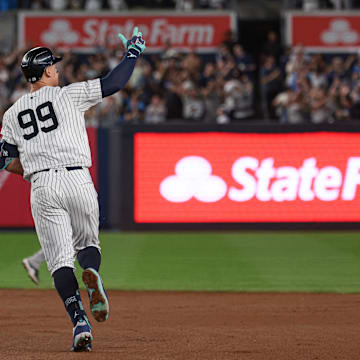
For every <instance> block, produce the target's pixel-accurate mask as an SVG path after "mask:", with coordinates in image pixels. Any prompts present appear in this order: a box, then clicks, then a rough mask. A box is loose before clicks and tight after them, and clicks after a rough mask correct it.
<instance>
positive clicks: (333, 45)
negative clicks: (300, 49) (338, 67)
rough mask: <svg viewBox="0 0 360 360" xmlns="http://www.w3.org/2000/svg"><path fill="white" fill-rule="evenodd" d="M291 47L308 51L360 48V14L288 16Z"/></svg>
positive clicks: (294, 14)
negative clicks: (303, 48) (298, 47)
mask: <svg viewBox="0 0 360 360" xmlns="http://www.w3.org/2000/svg"><path fill="white" fill-rule="evenodd" d="M286 22H287V26H286V37H287V43H288V44H289V45H303V46H304V47H305V48H306V50H308V51H320V52H331V51H333V52H348V51H351V52H352V51H358V47H359V46H360V13H356V12H355V13H354V12H352V13H344V12H321V13H296V12H290V13H287V14H286Z"/></svg>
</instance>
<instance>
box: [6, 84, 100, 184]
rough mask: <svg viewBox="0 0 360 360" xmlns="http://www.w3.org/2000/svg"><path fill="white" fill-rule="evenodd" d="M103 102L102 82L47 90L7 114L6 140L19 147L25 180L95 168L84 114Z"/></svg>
mask: <svg viewBox="0 0 360 360" xmlns="http://www.w3.org/2000/svg"><path fill="white" fill-rule="evenodd" d="M101 100H102V92H101V84H100V79H95V80H89V81H84V82H78V83H73V84H70V85H68V86H64V87H62V88H61V87H58V86H57V87H51V86H44V87H42V88H40V89H39V90H37V91H35V92H31V93H29V94H26V95H24V96H22V97H21V98H20V99H19V100H17V101H16V102H15V103H14V104H13V105H12V106H11V107H10V109H9V110H8V111H7V112H6V113H5V114H4V117H3V128H2V130H1V134H2V135H3V140H4V141H6V142H7V143H9V144H12V145H16V146H17V148H18V151H19V155H20V161H21V164H22V167H23V168H24V178H25V179H26V180H28V181H29V180H30V178H31V175H32V174H33V173H35V172H37V171H41V170H44V169H56V168H62V167H66V166H82V167H87V168H89V167H91V154H90V147H89V141H88V137H87V133H86V127H85V118H84V113H85V111H86V110H88V109H89V108H90V107H92V106H94V105H96V104H97V103H99V102H101Z"/></svg>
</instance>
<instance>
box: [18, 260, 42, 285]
mask: <svg viewBox="0 0 360 360" xmlns="http://www.w3.org/2000/svg"><path fill="white" fill-rule="evenodd" d="M21 263H22V264H23V266H24V268H25V270H26V272H27V273H28V275H29V277H30V279H31V280H32V281H33V282H34V283H35V284H36V285H39V271H38V270H37V269H35V268H34V267H33V266H31V264H30V262H29V260H28V259H26V258H25V259H23V260H22V261H21Z"/></svg>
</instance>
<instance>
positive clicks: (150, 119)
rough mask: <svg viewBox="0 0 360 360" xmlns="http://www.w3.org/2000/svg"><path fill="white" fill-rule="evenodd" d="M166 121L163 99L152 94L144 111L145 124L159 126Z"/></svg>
mask: <svg viewBox="0 0 360 360" xmlns="http://www.w3.org/2000/svg"><path fill="white" fill-rule="evenodd" d="M165 120H166V107H165V102H164V99H162V98H161V97H160V95H158V94H154V95H153V96H152V98H151V103H150V104H149V106H148V107H147V108H146V111H145V123H146V124H159V123H163V122H165Z"/></svg>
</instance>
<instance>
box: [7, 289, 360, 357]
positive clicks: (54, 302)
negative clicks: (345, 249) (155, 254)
mask: <svg viewBox="0 0 360 360" xmlns="http://www.w3.org/2000/svg"><path fill="white" fill-rule="evenodd" d="M109 295H110V310H111V312H110V317H109V320H108V321H107V322H105V323H96V322H95V320H94V321H92V323H93V326H94V327H93V334H94V349H93V352H92V353H77V354H74V353H71V352H70V351H69V349H70V347H71V341H72V332H71V323H70V321H69V319H68V318H67V317H66V316H65V314H64V309H63V305H62V304H61V302H60V300H59V299H58V297H57V294H56V293H55V291H50V290H49V291H40V290H0V305H1V307H0V309H1V310H0V312H1V320H0V324H1V326H0V359H1V360H3V359H19V360H20V359H34V360H39V359H59V360H62V359H66V360H71V359H85V358H89V359H121V360H127V359H139V360H142V359H151V360H162V359H187V360H188V359H217V360H226V359H241V360H243V359H245V360H247V359H257V360H260V359H261V360H271V359H274V360H275V359H276V360H281V359H284V360H285V359H286V360H291V359H299V360H300V359H301V360H304V359H306V360H307V359H327V360H329V359H346V360H350V359H359V358H360V295H358V294H356V295H331V294H330V295H329V294H269V293H264V294H261V293H260V294H259V293H256V294H255V293H254V294H252V293H251V294H246V293H240V294H238V293H176V292H169V293H167V292H120V291H111V292H109ZM82 296H83V298H84V299H85V298H86V294H85V293H83V294H82ZM85 302H86V305H88V302H87V299H86V301H85Z"/></svg>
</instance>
